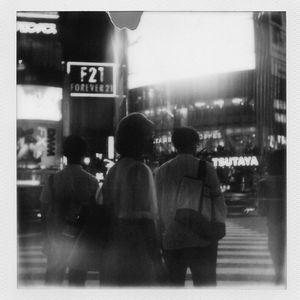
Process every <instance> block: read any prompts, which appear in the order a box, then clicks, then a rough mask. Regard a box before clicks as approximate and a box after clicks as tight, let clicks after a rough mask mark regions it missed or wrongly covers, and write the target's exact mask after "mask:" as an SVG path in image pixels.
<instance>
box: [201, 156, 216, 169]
mask: <svg viewBox="0 0 300 300" xmlns="http://www.w3.org/2000/svg"><path fill="white" fill-rule="evenodd" d="M198 160H199V159H198ZM200 161H203V162H204V163H205V167H206V168H208V169H210V170H215V167H214V165H213V163H212V162H210V161H207V160H202V159H201V160H200Z"/></svg>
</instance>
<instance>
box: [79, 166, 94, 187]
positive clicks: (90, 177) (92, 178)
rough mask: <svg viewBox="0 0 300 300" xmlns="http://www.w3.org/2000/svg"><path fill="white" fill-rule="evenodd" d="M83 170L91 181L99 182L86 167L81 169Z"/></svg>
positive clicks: (84, 174)
mask: <svg viewBox="0 0 300 300" xmlns="http://www.w3.org/2000/svg"><path fill="white" fill-rule="evenodd" d="M81 171H82V174H83V176H85V177H86V178H88V179H89V180H90V181H92V182H95V183H97V184H98V180H97V178H96V177H95V176H94V175H93V174H91V173H89V172H88V171H86V170H84V169H81Z"/></svg>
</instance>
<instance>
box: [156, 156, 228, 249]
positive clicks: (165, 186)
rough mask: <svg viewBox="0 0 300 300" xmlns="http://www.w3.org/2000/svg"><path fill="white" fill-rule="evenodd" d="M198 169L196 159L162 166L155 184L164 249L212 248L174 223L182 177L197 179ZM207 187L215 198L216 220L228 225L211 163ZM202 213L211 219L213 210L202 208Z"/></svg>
mask: <svg viewBox="0 0 300 300" xmlns="http://www.w3.org/2000/svg"><path fill="white" fill-rule="evenodd" d="M198 165H199V159H197V158H196V157H194V156H193V155H191V154H179V155H177V156H176V157H175V158H174V159H172V160H170V161H168V162H166V163H165V164H163V165H162V166H161V167H160V168H159V170H158V172H157V175H156V178H155V181H156V188H157V198H158V208H159V216H160V219H161V223H162V242H163V248H164V249H181V248H186V247H205V246H208V245H209V242H208V241H207V240H203V239H200V238H199V237H198V236H197V235H196V234H195V233H193V232H191V231H190V230H189V229H187V228H185V227H183V226H182V225H180V224H179V223H177V222H175V220H174V218H175V214H176V195H177V190H178V187H179V185H180V182H181V180H182V178H183V176H190V177H197V172H198ZM205 184H206V185H208V186H209V193H210V195H212V196H213V197H214V203H215V215H216V219H217V220H218V221H220V222H225V217H226V214H227V209H226V205H225V201H224V198H223V195H222V193H221V189H220V184H219V180H218V176H217V173H216V171H215V169H214V167H213V165H212V164H211V163H209V162H206V177H205ZM204 192H205V190H204ZM199 199H200V195H199ZM203 211H204V212H205V213H206V214H207V215H210V207H203Z"/></svg>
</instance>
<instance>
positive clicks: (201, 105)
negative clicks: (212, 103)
mask: <svg viewBox="0 0 300 300" xmlns="http://www.w3.org/2000/svg"><path fill="white" fill-rule="evenodd" d="M205 105H206V104H205V102H196V103H195V106H196V107H203V106H205Z"/></svg>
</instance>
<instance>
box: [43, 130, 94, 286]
mask: <svg viewBox="0 0 300 300" xmlns="http://www.w3.org/2000/svg"><path fill="white" fill-rule="evenodd" d="M86 151H87V143H86V141H85V140H84V139H83V138H82V137H80V136H74V135H72V136H69V137H67V138H66V140H65V141H64V144H63V154H64V155H65V156H66V157H67V161H68V162H67V166H66V167H65V168H64V169H63V170H61V171H59V172H57V173H56V174H54V175H50V177H49V181H48V182H47V183H46V185H45V187H44V189H43V191H42V194H41V202H42V212H43V216H44V218H45V222H46V243H45V250H44V251H45V253H46V255H47V271H46V279H45V280H46V284H48V285H60V284H62V283H63V281H64V278H65V275H66V271H67V268H68V269H69V272H68V279H69V284H70V285H79V286H82V285H84V283H85V280H86V275H87V271H88V267H87V261H86V258H87V257H85V256H86V255H87V252H86V251H83V249H85V250H86V245H85V244H83V243H84V241H86V239H84V237H85V236H86V234H87V232H86V230H87V229H86V228H87V226H86V224H87V220H88V219H89V216H88V215H89V209H90V207H91V205H92V204H93V202H95V194H96V191H97V188H98V181H97V179H96V178H95V177H94V176H92V175H91V174H89V173H87V172H86V171H85V170H83V168H82V167H81V162H82V159H83V158H84V155H85V154H86ZM79 249H80V250H79Z"/></svg>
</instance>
